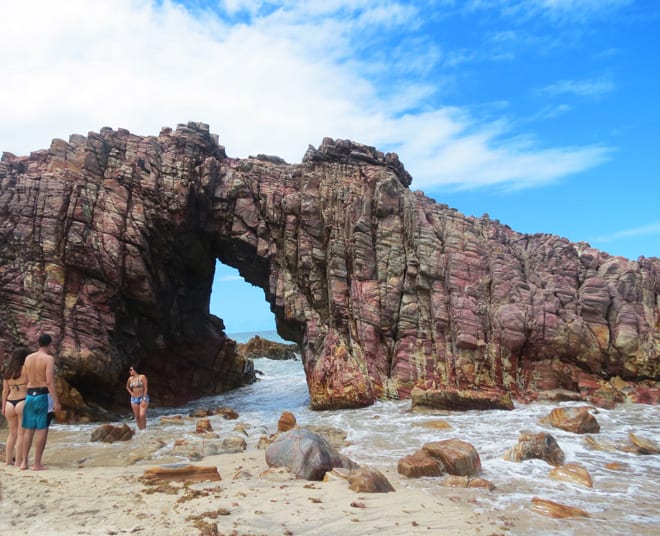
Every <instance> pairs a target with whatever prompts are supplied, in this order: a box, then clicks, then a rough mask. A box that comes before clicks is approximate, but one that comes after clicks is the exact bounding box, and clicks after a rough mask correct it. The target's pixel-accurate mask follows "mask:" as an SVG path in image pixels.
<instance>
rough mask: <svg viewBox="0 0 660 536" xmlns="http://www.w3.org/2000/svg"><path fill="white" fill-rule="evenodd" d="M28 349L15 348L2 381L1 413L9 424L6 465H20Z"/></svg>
mask: <svg viewBox="0 0 660 536" xmlns="http://www.w3.org/2000/svg"><path fill="white" fill-rule="evenodd" d="M29 353H30V351H29V350H28V349H27V348H22V347H21V348H17V349H16V350H14V353H13V354H12V356H11V359H10V361H9V366H8V367H7V370H5V373H4V375H3V381H2V414H3V415H4V416H5V418H6V419H7V423H8V424H9V435H8V436H7V445H6V449H5V450H6V455H7V465H16V466H17V467H20V466H21V465H22V462H23V460H22V459H21V456H22V450H23V449H22V446H23V425H22V420H23V407H24V406H25V397H26V396H27V377H26V375H25V370H24V369H23V364H24V363H25V358H26V357H27V356H28V354H29Z"/></svg>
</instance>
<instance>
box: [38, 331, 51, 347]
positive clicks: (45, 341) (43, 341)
mask: <svg viewBox="0 0 660 536" xmlns="http://www.w3.org/2000/svg"><path fill="white" fill-rule="evenodd" d="M38 342H39V348H43V347H45V346H48V345H49V344H50V343H51V342H53V338H52V337H51V336H50V335H48V333H44V334H43V335H40V336H39V341H38Z"/></svg>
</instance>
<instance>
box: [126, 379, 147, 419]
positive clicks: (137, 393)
mask: <svg viewBox="0 0 660 536" xmlns="http://www.w3.org/2000/svg"><path fill="white" fill-rule="evenodd" d="M128 374H129V377H128V381H127V382H126V390H127V391H128V392H129V394H130V395H131V408H132V409H133V416H134V417H135V422H137V427H138V428H139V429H140V430H144V429H145V428H146V427H147V408H148V407H149V382H148V381H147V377H146V376H145V375H144V374H140V373H139V372H138V371H137V370H136V369H135V367H130V368H129V369H128Z"/></svg>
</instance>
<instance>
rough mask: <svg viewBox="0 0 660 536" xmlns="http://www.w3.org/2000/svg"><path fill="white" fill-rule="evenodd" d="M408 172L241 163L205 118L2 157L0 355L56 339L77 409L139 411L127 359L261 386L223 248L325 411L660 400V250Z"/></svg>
mask: <svg viewBox="0 0 660 536" xmlns="http://www.w3.org/2000/svg"><path fill="white" fill-rule="evenodd" d="M410 184H411V177H410V175H409V174H408V173H407V172H406V171H405V169H404V167H403V165H402V164H401V162H400V161H399V159H398V158H397V156H396V155H394V154H383V153H381V152H379V151H377V150H376V149H374V148H371V147H366V146H363V145H360V144H357V143H353V142H349V141H344V140H331V139H324V140H323V142H322V144H321V145H320V146H319V147H318V148H314V147H311V146H310V147H309V149H308V150H307V152H306V154H305V155H304V158H303V160H302V162H301V163H300V164H287V163H286V162H284V161H283V160H282V159H279V158H276V157H269V156H263V155H260V156H257V157H250V158H246V159H235V158H230V157H228V156H227V154H226V153H225V150H224V148H223V147H222V146H220V145H218V141H217V138H216V137H215V136H214V135H212V134H210V133H209V130H208V126H206V125H203V124H197V123H189V124H188V125H180V126H179V127H177V129H176V130H172V129H169V128H165V129H163V130H162V131H161V133H160V134H159V135H158V136H156V137H153V136H148V137H142V136H137V135H134V134H131V133H129V132H128V131H126V130H117V131H115V130H112V129H109V128H104V129H102V130H101V132H100V133H90V134H88V135H87V136H80V135H73V136H71V138H70V139H69V141H64V140H54V141H53V143H52V145H51V147H50V148H49V149H47V150H41V151H36V152H33V153H32V154H31V155H29V156H21V157H17V156H14V155H11V154H9V153H5V154H4V155H3V158H2V161H1V163H0V353H1V354H2V355H7V354H8V353H9V352H10V351H11V350H12V349H13V347H14V346H15V345H17V344H26V343H27V344H34V341H35V340H36V338H37V336H38V334H39V333H40V332H42V331H45V332H49V333H51V334H52V335H54V337H55V341H56V345H55V351H56V353H57V355H58V360H59V363H58V374H59V378H60V380H61V382H62V389H63V391H66V392H65V393H63V397H62V399H63V404H64V406H65V410H66V411H68V412H69V413H68V414H67V418H68V419H75V418H79V417H80V416H81V415H83V414H87V415H92V416H93V415H94V414H95V413H94V412H97V413H100V412H101V409H103V408H105V409H113V408H124V406H125V405H126V400H125V397H126V393H125V391H124V390H123V388H122V387H123V384H124V383H125V381H126V375H127V372H128V365H129V363H135V364H136V365H137V366H138V368H139V370H140V372H143V373H145V374H147V375H148V376H149V380H150V382H149V392H150V395H151V396H152V399H153V400H154V401H155V402H156V403H158V402H160V403H161V404H176V403H180V402H183V401H185V400H189V399H191V398H196V397H200V396H204V395H208V394H214V393H218V392H221V391H223V390H226V389H230V388H233V387H237V386H240V385H242V384H244V383H247V382H251V381H253V379H254V371H253V369H252V368H251V362H250V361H249V360H246V359H244V358H242V357H241V356H239V355H238V354H237V352H236V345H235V342H234V341H232V340H230V339H228V338H227V336H226V335H225V333H224V328H223V323H222V320H220V319H218V318H216V317H214V316H211V315H209V314H208V303H209V296H210V292H211V284H212V280H213V271H214V266H215V262H216V259H219V260H220V261H221V262H223V263H225V264H228V265H230V266H233V267H236V268H238V270H239V272H240V273H241V275H242V276H243V277H244V278H245V279H246V280H247V281H249V282H250V283H252V284H254V285H257V286H259V287H261V288H262V289H263V290H264V296H265V299H266V300H267V301H268V303H269V304H270V308H271V310H272V311H273V313H274V315H275V318H276V323H277V328H278V332H279V334H280V336H282V337H284V338H285V339H287V340H290V341H292V342H295V343H296V344H298V346H299V348H300V351H301V358H302V361H303V364H304V367H305V372H306V376H307V382H308V385H309V389H310V395H311V406H312V407H313V408H315V409H324V408H347V407H360V406H365V405H369V404H371V403H373V402H374V401H375V400H376V399H377V398H388V397H390V398H404V397H409V396H410V393H411V391H412V389H413V388H414V387H418V388H420V389H424V390H442V389H445V388H448V389H452V390H461V391H465V390H469V389H477V390H478V389H481V388H487V389H492V390H494V391H502V390H503V391H506V392H509V393H511V394H512V395H513V396H514V398H517V399H522V400H531V399H534V398H535V397H536V396H537V394H538V392H539V391H543V390H556V389H564V390H570V391H574V392H579V393H580V394H581V396H584V397H585V398H588V396H591V395H593V396H595V397H599V396H601V397H602V394H601V393H600V392H599V389H600V387H599V386H600V385H601V383H602V382H605V383H607V381H608V380H609V379H611V378H614V377H615V376H616V377H618V378H620V379H621V380H622V381H624V382H635V383H636V384H639V382H641V381H646V382H647V384H645V386H644V388H645V389H646V391H645V392H644V393H645V394H644V396H643V399H644V400H648V399H657V383H656V382H657V381H658V379H659V377H660V359H659V358H658V355H659V354H660V351H659V350H660V313H659V309H660V259H657V258H640V259H638V260H637V261H631V260H627V259H623V258H620V257H611V256H609V255H607V254H606V253H603V252H600V251H597V250H595V249H593V248H591V247H589V245H588V244H585V243H577V244H576V243H571V242H569V241H568V240H566V239H563V238H559V237H557V236H552V235H547V234H535V235H526V234H521V233H517V232H515V231H513V230H512V229H510V228H509V227H507V226H506V225H503V224H501V223H499V222H498V221H493V220H491V219H489V218H488V217H487V216H486V215H484V216H483V217H481V218H473V217H466V216H464V215H463V214H461V213H459V212H457V211H456V210H453V209H451V208H449V207H448V206H446V205H443V204H438V203H436V202H434V201H433V200H431V199H429V198H428V197H426V196H425V195H424V194H423V193H422V192H416V191H413V190H411V189H410V188H409V186H410ZM585 378H586V379H585ZM589 378H591V380H589V381H587V380H588V379H589ZM599 382H601V383H599ZM607 385H610V384H609V383H608V384H607ZM581 386H586V387H585V388H584V389H583V388H581ZM649 390H650V391H649ZM600 391H602V389H600ZM609 392H610V391H607V390H606V392H605V394H606V395H608V394H609ZM634 392H635V391H634V389H633V390H632V391H631V392H626V393H624V395H625V396H623V395H622V396H623V399H624V400H625V399H629V398H634ZM631 393H632V394H631ZM649 393H650V394H649ZM654 393H655V394H654ZM626 397H628V398H626ZM654 397H655V398H654Z"/></svg>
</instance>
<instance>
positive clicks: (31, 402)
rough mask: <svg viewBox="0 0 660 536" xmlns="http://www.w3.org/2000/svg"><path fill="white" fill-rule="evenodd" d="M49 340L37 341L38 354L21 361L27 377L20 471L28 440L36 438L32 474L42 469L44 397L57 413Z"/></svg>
mask: <svg viewBox="0 0 660 536" xmlns="http://www.w3.org/2000/svg"><path fill="white" fill-rule="evenodd" d="M52 342H53V339H52V338H51V336H50V335H46V334H44V335H41V337H39V350H37V351H36V352H34V353H33V354H30V355H29V356H27V357H26V358H25V365H24V367H25V373H26V375H27V398H26V400H25V408H24V409H23V456H22V459H23V464H22V465H21V469H27V468H28V455H29V454H30V448H31V447H32V440H33V438H34V435H35V431H36V435H37V443H36V447H35V448H36V450H35V453H34V465H33V466H32V470H33V471H40V470H42V469H46V467H45V466H43V465H42V464H41V457H42V456H43V453H44V448H45V447H46V439H47V438H48V395H49V394H50V396H51V397H52V398H53V407H54V410H55V411H57V410H59V409H60V401H59V399H58V398H57V393H56V392H55V358H54V357H53V356H52V355H50V354H49V353H48V350H49V348H50V345H51V343H52Z"/></svg>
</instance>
